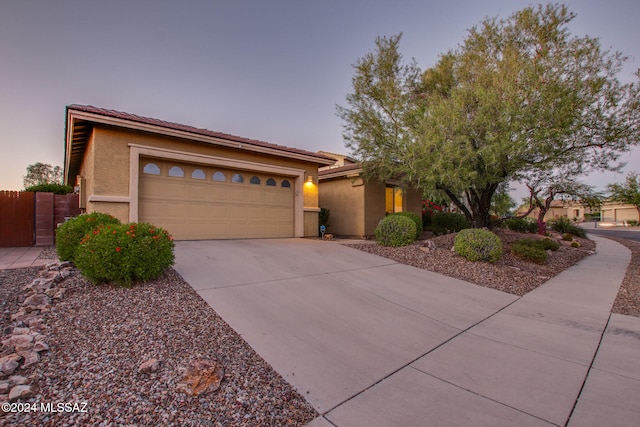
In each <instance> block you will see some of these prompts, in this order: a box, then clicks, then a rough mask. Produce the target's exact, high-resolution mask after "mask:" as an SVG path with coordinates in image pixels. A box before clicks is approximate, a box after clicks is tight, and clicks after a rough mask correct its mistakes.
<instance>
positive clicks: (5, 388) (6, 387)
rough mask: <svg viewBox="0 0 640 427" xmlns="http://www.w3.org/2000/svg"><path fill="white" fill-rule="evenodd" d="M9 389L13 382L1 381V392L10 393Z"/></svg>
mask: <svg viewBox="0 0 640 427" xmlns="http://www.w3.org/2000/svg"><path fill="white" fill-rule="evenodd" d="M9 389H11V384H10V383H9V381H6V380H3V381H0V394H7V393H9Z"/></svg>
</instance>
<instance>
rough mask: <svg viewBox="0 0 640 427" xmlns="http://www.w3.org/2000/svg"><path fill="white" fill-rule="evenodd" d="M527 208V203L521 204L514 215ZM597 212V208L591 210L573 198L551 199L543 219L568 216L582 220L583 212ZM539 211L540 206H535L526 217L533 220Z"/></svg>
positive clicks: (523, 211)
mask: <svg viewBox="0 0 640 427" xmlns="http://www.w3.org/2000/svg"><path fill="white" fill-rule="evenodd" d="M528 209H529V205H526V204H525V205H522V206H521V207H520V208H518V210H517V211H516V216H518V215H522V214H523V213H525V212H526V211H527V210H528ZM594 211H595V212H597V210H593V209H591V208H590V207H588V206H585V205H583V204H582V203H580V202H578V201H574V200H552V201H551V206H550V207H549V210H548V211H547V213H546V214H545V216H544V220H545V222H546V221H549V220H553V219H557V218H569V219H572V220H574V221H578V222H582V221H584V219H585V213H587V214H589V213H592V212H594ZM539 213H540V208H535V209H534V210H533V211H531V213H529V215H527V218H531V219H534V220H537V219H538V215H539Z"/></svg>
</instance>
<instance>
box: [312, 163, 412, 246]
mask: <svg viewBox="0 0 640 427" xmlns="http://www.w3.org/2000/svg"><path fill="white" fill-rule="evenodd" d="M321 153H322V154H323V155H326V156H333V157H334V158H335V161H336V163H335V164H334V165H332V166H328V167H322V168H320V171H319V178H320V184H319V187H320V188H319V190H320V207H321V208H327V209H329V211H330V216H329V227H328V230H327V231H328V232H329V233H331V234H336V235H341V236H355V237H367V236H372V235H374V234H375V230H376V227H377V226H378V223H379V222H380V220H381V219H382V218H384V217H385V215H387V214H389V213H393V212H408V211H410V212H415V213H416V214H418V215H421V214H422V197H421V193H420V192H419V191H418V190H415V189H409V190H404V191H403V190H402V189H401V188H400V187H399V185H398V183H397V182H395V181H387V182H386V183H381V182H376V181H367V180H365V179H364V178H363V176H362V165H361V164H360V163H357V162H356V161H355V160H354V159H351V158H349V157H348V156H343V155H339V154H332V153H327V152H321Z"/></svg>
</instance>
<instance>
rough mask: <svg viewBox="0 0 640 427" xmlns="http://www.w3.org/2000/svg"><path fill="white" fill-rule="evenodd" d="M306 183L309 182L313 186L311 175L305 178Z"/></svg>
mask: <svg viewBox="0 0 640 427" xmlns="http://www.w3.org/2000/svg"><path fill="white" fill-rule="evenodd" d="M307 182H310V183H312V184H313V177H312V176H311V175H309V176H308V177H307Z"/></svg>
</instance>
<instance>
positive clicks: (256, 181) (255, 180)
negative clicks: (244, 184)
mask: <svg viewBox="0 0 640 427" xmlns="http://www.w3.org/2000/svg"><path fill="white" fill-rule="evenodd" d="M249 184H255V185H260V178H258V177H257V176H255V175H254V176H252V177H251V179H250V180H249Z"/></svg>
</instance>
